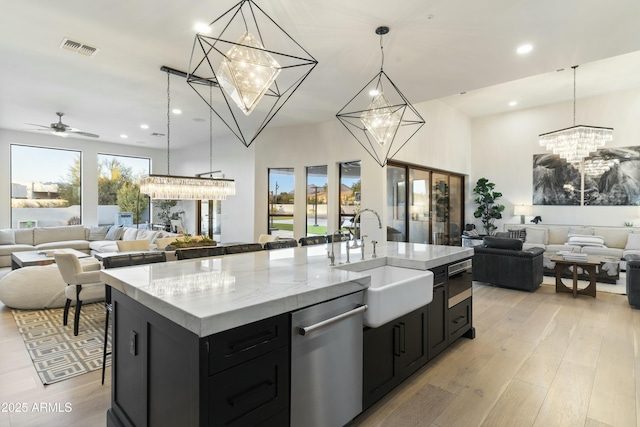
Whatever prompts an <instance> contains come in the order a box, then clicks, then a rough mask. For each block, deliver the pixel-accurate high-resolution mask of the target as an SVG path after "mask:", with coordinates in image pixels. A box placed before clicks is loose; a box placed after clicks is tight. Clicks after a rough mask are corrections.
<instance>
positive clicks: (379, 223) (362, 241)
mask: <svg viewBox="0 0 640 427" xmlns="http://www.w3.org/2000/svg"><path fill="white" fill-rule="evenodd" d="M365 212H371V213H373V214H374V215H375V216H376V218H378V228H379V229H382V220H381V219H380V215H378V212H376V211H374V210H373V209H362V210H361V211H360V212H358V213H357V214H356V216H354V217H353V225H354V226H356V224H358V220H359V219H360V216H361V215H362V214H363V213H365ZM365 237H368V236H364V235H362V227H360V244H361V245H362V259H363V260H364V238H365ZM357 243H358V241H357V239H356V241H355V243H354V246H353V247H355V248H357V247H358V246H357Z"/></svg>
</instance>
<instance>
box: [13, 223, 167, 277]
mask: <svg viewBox="0 0 640 427" xmlns="http://www.w3.org/2000/svg"><path fill="white" fill-rule="evenodd" d="M172 236H176V234H174V233H168V232H166V231H151V230H143V229H137V228H133V227H121V226H120V227H118V226H104V227H85V226H82V225H70V226H61V227H36V228H28V229H1V230H0V267H9V266H11V254H12V253H13V252H20V251H34V250H49V249H61V248H71V249H76V250H78V251H80V252H84V253H86V254H90V255H94V254H96V253H105V252H118V246H117V243H116V240H149V243H150V247H151V248H154V249H155V247H156V246H155V243H156V240H157V239H158V238H167V237H172Z"/></svg>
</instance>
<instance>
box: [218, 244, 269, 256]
mask: <svg viewBox="0 0 640 427" xmlns="http://www.w3.org/2000/svg"><path fill="white" fill-rule="evenodd" d="M224 248H225V251H226V253H227V255H230V254H241V253H245V252H258V251H261V250H263V249H264V248H263V247H262V245H261V244H260V243H241V244H238V245H229V246H225V247H224Z"/></svg>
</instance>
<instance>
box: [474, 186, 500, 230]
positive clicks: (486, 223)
mask: <svg viewBox="0 0 640 427" xmlns="http://www.w3.org/2000/svg"><path fill="white" fill-rule="evenodd" d="M495 186H496V185H495V184H494V183H493V182H489V180H488V179H487V178H480V179H479V180H478V182H477V183H476V186H475V188H474V189H473V194H475V195H476V198H475V200H474V201H475V202H476V204H477V205H478V208H477V209H476V211H475V212H474V213H473V216H474V217H476V218H480V221H482V227H483V228H484V231H485V233H486V234H489V235H490V234H492V232H493V231H494V230H495V229H496V228H497V227H496V226H495V225H494V224H493V223H494V221H495V220H496V219H501V218H502V211H504V205H501V204H498V203H496V200H497V199H499V198H500V197H502V193H500V192H499V191H493V189H494V188H495Z"/></svg>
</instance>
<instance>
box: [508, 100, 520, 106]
mask: <svg viewBox="0 0 640 427" xmlns="http://www.w3.org/2000/svg"><path fill="white" fill-rule="evenodd" d="M516 105H518V103H517V102H516V101H511V102H510V103H509V107H515V106H516Z"/></svg>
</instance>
